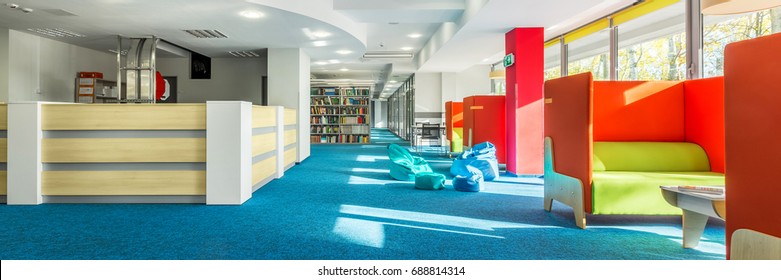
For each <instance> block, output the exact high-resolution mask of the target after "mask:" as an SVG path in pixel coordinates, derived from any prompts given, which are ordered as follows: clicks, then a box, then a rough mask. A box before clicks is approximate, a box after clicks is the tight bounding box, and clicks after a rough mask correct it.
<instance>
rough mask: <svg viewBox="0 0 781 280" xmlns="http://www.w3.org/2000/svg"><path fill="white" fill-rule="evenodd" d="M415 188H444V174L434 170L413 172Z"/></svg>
mask: <svg viewBox="0 0 781 280" xmlns="http://www.w3.org/2000/svg"><path fill="white" fill-rule="evenodd" d="M415 188H416V189H421V190H441V189H444V188H445V175H442V174H439V173H434V172H420V173H417V174H415Z"/></svg>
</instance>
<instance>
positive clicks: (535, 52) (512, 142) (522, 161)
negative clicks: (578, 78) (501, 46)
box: [505, 27, 545, 175]
mask: <svg viewBox="0 0 781 280" xmlns="http://www.w3.org/2000/svg"><path fill="white" fill-rule="evenodd" d="M544 31H545V30H544V29H543V28H542V27H528V28H527V27H523V28H515V29H513V30H511V31H510V32H507V34H505V51H506V53H507V54H513V55H514V56H515V63H514V64H513V65H511V66H510V67H507V68H506V69H505V71H506V72H505V75H506V79H507V96H506V98H507V99H506V106H507V110H506V114H507V122H506V125H507V171H508V172H510V173H513V174H518V175H520V174H534V175H539V174H542V173H543V137H544V136H543V123H542V121H543V117H544V116H543V111H542V110H543V97H542V85H543V81H544V76H543V73H544V69H543V67H544V66H543V63H544V60H545V57H544V55H545V53H544V48H543V44H544Z"/></svg>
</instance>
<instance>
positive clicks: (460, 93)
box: [442, 64, 491, 108]
mask: <svg viewBox="0 0 781 280" xmlns="http://www.w3.org/2000/svg"><path fill="white" fill-rule="evenodd" d="M490 72H491V65H488V64H482V65H475V66H472V67H470V68H469V69H466V70H464V71H463V72H459V73H442V83H443V88H444V87H445V85H444V84H445V83H446V82H447V84H448V85H447V87H448V91H449V92H445V91H443V94H442V97H443V102H442V104H444V102H445V101H463V99H464V97H468V96H472V95H488V94H491V79H489V78H488V74H489V73H490ZM443 106H444V105H443ZM443 108H444V107H443Z"/></svg>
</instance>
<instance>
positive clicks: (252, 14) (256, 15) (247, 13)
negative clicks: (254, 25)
mask: <svg viewBox="0 0 781 280" xmlns="http://www.w3.org/2000/svg"><path fill="white" fill-rule="evenodd" d="M239 15H241V16H243V17H245V18H262V17H263V16H265V15H264V14H263V13H261V12H258V11H254V10H246V11H241V12H240V13H239Z"/></svg>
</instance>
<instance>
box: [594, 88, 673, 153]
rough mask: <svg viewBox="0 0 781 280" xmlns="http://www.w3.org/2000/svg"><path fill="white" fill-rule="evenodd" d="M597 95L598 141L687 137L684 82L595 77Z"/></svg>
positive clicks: (596, 139)
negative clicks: (597, 78) (614, 79)
mask: <svg viewBox="0 0 781 280" xmlns="http://www.w3.org/2000/svg"><path fill="white" fill-rule="evenodd" d="M593 99H594V100H593V102H594V105H593V106H594V116H593V118H594V141H683V140H684V121H683V117H684V116H683V115H684V112H683V109H684V104H683V101H684V94H683V83H681V82H666V81H653V82H647V81H594V97H593ZM638 128H642V129H638Z"/></svg>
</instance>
